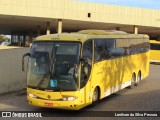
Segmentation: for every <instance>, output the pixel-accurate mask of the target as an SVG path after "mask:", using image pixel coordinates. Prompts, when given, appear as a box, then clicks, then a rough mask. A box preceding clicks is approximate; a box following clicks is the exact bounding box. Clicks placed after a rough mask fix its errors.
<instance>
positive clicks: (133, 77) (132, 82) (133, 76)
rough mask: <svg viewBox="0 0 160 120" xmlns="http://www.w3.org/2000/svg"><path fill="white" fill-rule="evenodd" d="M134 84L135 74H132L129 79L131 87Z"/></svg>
mask: <svg viewBox="0 0 160 120" xmlns="http://www.w3.org/2000/svg"><path fill="white" fill-rule="evenodd" d="M134 85H135V75H134V74H133V75H132V80H131V87H133V86H134Z"/></svg>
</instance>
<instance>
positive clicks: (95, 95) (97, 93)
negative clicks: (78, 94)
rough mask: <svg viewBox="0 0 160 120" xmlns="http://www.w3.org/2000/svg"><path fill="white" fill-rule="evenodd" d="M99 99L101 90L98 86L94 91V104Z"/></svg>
mask: <svg viewBox="0 0 160 120" xmlns="http://www.w3.org/2000/svg"><path fill="white" fill-rule="evenodd" d="M98 100H99V92H98V88H97V87H96V88H95V89H94V92H93V97H92V104H95V103H96V102H97V101H98Z"/></svg>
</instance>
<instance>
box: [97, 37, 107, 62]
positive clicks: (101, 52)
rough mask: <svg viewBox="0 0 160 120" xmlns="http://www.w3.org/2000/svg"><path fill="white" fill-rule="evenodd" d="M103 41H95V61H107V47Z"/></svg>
mask: <svg viewBox="0 0 160 120" xmlns="http://www.w3.org/2000/svg"><path fill="white" fill-rule="evenodd" d="M104 42H105V41H104V40H103V39H95V40H94V61H99V60H102V59H105V45H104Z"/></svg>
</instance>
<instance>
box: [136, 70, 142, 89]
mask: <svg viewBox="0 0 160 120" xmlns="http://www.w3.org/2000/svg"><path fill="white" fill-rule="evenodd" d="M140 81H141V73H140V72H139V73H138V76H137V80H136V83H135V86H138V84H139V82H140Z"/></svg>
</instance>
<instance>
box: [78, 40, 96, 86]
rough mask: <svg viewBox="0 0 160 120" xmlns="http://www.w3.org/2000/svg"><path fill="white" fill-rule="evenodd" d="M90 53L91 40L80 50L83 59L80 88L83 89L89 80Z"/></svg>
mask: <svg viewBox="0 0 160 120" xmlns="http://www.w3.org/2000/svg"><path fill="white" fill-rule="evenodd" d="M92 53H93V52H92V40H89V41H86V42H85V43H84V45H83V50H82V58H83V59H84V62H82V67H81V81H80V88H83V87H84V86H85V85H86V83H87V81H88V79H89V76H90V73H91V68H92Z"/></svg>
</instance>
